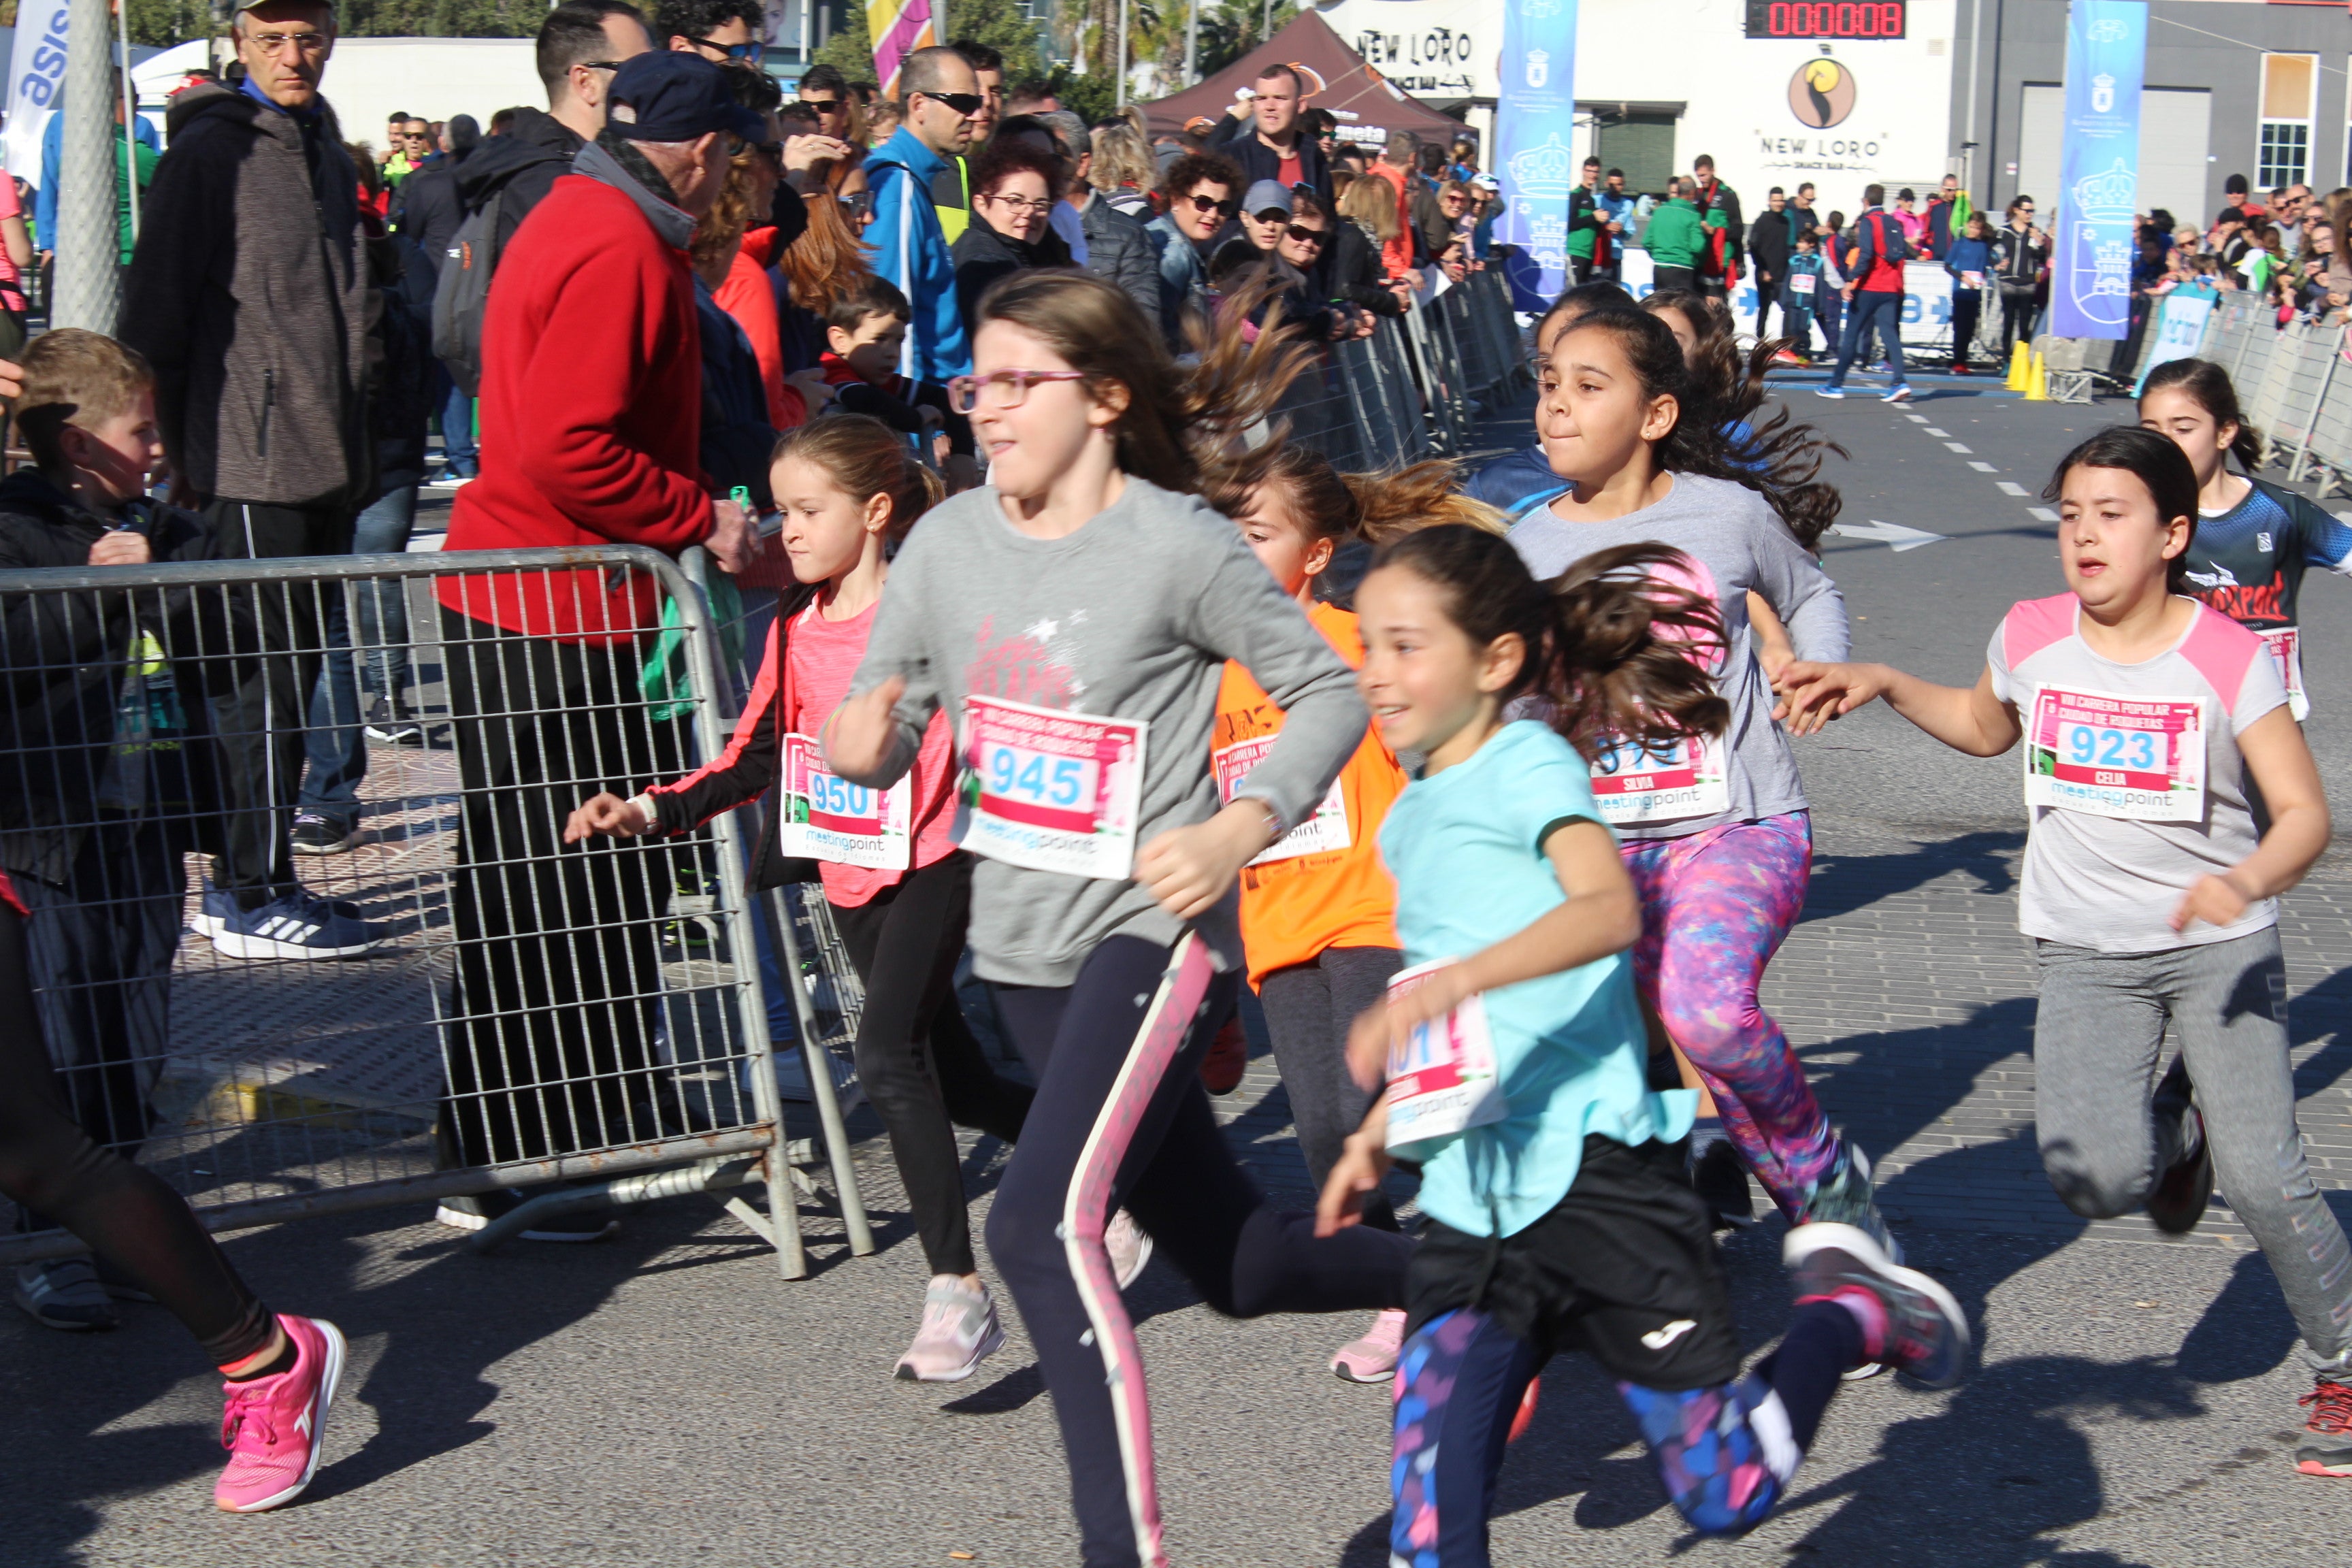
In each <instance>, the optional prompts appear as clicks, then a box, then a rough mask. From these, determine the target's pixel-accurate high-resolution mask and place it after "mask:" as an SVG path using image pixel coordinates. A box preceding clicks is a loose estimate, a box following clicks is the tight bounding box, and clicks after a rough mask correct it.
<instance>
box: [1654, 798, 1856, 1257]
mask: <svg viewBox="0 0 2352 1568" xmlns="http://www.w3.org/2000/svg"><path fill="white" fill-rule="evenodd" d="M1812 864H1813V832H1812V822H1811V818H1810V817H1809V816H1807V815H1806V814H1805V813H1803V812H1801V811H1794V812H1790V813H1788V814H1787V815H1786V816H1768V817H1764V818H1762V819H1761V820H1759V821H1756V822H1734V823H1727V824H1725V825H1724V826H1720V827H1710V828H1707V829H1706V830H1704V831H1703V832H1699V833H1694V834H1692V835H1691V836H1690V837H1687V838H1653V839H1644V840H1638V841H1632V842H1628V843H1627V844H1626V846H1625V869H1626V870H1627V871H1629V872H1631V873H1632V874H1633V886H1634V887H1635V888H1636V889H1639V890H1640V892H1641V895H1642V940H1641V941H1640V942H1638V943H1637V944H1635V946H1634V948H1633V979H1634V983H1635V984H1637V985H1639V986H1640V987H1641V991H1642V996H1643V1000H1644V1001H1646V1002H1648V1003H1649V1004H1650V1005H1652V1006H1654V1007H1655V1008H1656V1009H1657V1010H1658V1016H1659V1017H1660V1018H1661V1019H1662V1020H1664V1023H1665V1026H1666V1033H1667V1035H1668V1036H1669V1037H1672V1038H1673V1040H1674V1042H1675V1045H1676V1046H1678V1047H1681V1048H1682V1053H1683V1055H1684V1056H1685V1057H1687V1058H1690V1062H1691V1065H1692V1066H1693V1067H1695V1068H1697V1069H1698V1075H1699V1077H1700V1079H1703V1080H1704V1081H1705V1082H1706V1087H1707V1092H1709V1093H1710V1094H1712V1095H1714V1097H1715V1104H1716V1110H1717V1111H1718V1112H1719V1113H1720V1114H1721V1115H1722V1117H1723V1130H1724V1131H1725V1132H1726V1134H1727V1135H1728V1136H1729V1137H1730V1139H1731V1142H1732V1143H1733V1145H1734V1146H1735V1147H1736V1148H1738V1151H1739V1155H1740V1158H1741V1159H1742V1160H1744V1161H1746V1162H1747V1164H1748V1169H1749V1170H1751V1171H1753V1172H1755V1173H1756V1179H1757V1180H1758V1181H1759V1182H1762V1183H1763V1184H1764V1190H1765V1191H1767V1192H1769V1193H1770V1194H1772V1201H1773V1202H1774V1203H1776V1204H1778V1205H1780V1212H1781V1213H1782V1214H1785V1215H1789V1216H1790V1218H1791V1219H1794V1218H1795V1217H1796V1216H1797V1214H1798V1212H1799V1210H1800V1208H1801V1206H1802V1205H1803V1203H1804V1201H1805V1198H1806V1194H1807V1192H1808V1190H1809V1189H1810V1187H1811V1184H1813V1183H1814V1182H1815V1181H1818V1180H1819V1179H1820V1178H1821V1177H1822V1176H1823V1175H1825V1174H1827V1173H1828V1172H1829V1170H1830V1168H1831V1166H1832V1164H1834V1163H1836V1160H1837V1150H1838V1142H1837V1134H1836V1133H1834V1132H1832V1131H1831V1130H1830V1123H1829V1118H1828V1117H1826V1116H1824V1115H1823V1114H1822V1107H1821V1102H1820V1101H1819V1100H1815V1099H1814V1098H1813V1090H1812V1086H1811V1084H1808V1083H1807V1082H1806V1081H1805V1069H1804V1068H1803V1067H1802V1065H1801V1064H1800V1063H1799V1062H1798V1060H1797V1056H1796V1053H1795V1052H1794V1051H1792V1050H1790V1048H1789V1037H1787V1036H1786V1035H1784V1034H1782V1033H1781V1032H1780V1025H1779V1024H1777V1023H1775V1022H1773V1021H1772V1017H1771V1016H1770V1015H1769V1014H1768V1013H1766V1012H1765V1011H1764V1009H1763V1008H1762V1007H1761V1006H1760V1005H1758V1002H1757V999H1756V993H1757V988H1758V987H1759V986H1760V985H1761V984H1763V983H1764V966H1765V965H1766V964H1767V963H1770V962H1771V961H1772V954H1773V953H1774V952H1778V951H1779V950H1780V942H1781V939H1782V938H1784V937H1786V936H1787V935H1788V934H1789V928H1790V926H1792V925H1794V924H1796V922H1797V916H1798V914H1799V913H1800V912H1801V910H1803V909H1804V907H1805V885H1806V882H1807V880H1808V879H1809V878H1810V877H1811V871H1812Z"/></svg>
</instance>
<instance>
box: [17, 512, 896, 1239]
mask: <svg viewBox="0 0 2352 1568" xmlns="http://www.w3.org/2000/svg"><path fill="white" fill-rule="evenodd" d="M557 626H562V627H582V626H584V627H588V628H591V629H592V632H593V631H594V630H596V629H599V628H620V629H619V630H618V631H617V632H616V633H614V635H610V636H595V635H591V636H586V637H575V636H568V635H567V636H557V635H548V634H549V633H550V632H551V630H552V629H553V628H554V627H557ZM711 645H712V638H711V637H710V636H709V616H708V613H707V610H706V607H705V605H704V602H703V599H702V596H701V595H700V594H699V593H698V592H697V591H696V589H695V588H694V587H693V586H692V585H691V584H689V583H688V580H687V578H686V577H685V576H684V575H683V574H681V573H680V571H679V569H678V567H677V565H676V564H675V563H672V562H670V561H668V560H667V559H666V558H665V557H662V556H660V555H659V554H657V553H656V552H651V551H647V550H643V549H636V548H610V549H599V550H593V551H551V550H540V551H495V552H465V553H464V554H458V555H446V556H442V555H402V556H345V557H335V558H327V559H319V560H279V561H260V562H228V561H224V562H202V563H176V564H159V565H148V566H110V567H104V568H96V569H82V570H68V571H50V572H17V573H8V574H0V667H5V671H6V674H5V682H0V863H5V865H6V866H7V868H8V869H9V871H10V873H11V876H12V879H13V880H14V881H15V882H16V886H17V887H18V888H19V889H20V890H21V891H22V892H23V894H24V896H25V897H26V900H27V902H28V903H29V904H30V905H31V906H32V907H33V910H34V913H33V918H32V920H31V921H30V922H29V924H28V927H27V934H28V939H29V942H30V946H31V949H32V954H33V967H34V972H35V973H34V979H35V990H36V996H37V1005H38V1007H39V1009H40V1014H41V1023H42V1026H43V1028H44V1033H45V1038H46V1039H47V1043H48V1045H49V1047H50V1050H51V1056H52V1060H53V1061H54V1062H55V1063H56V1064H57V1066H58V1070H59V1077H60V1080H61V1083H62V1085H63V1087H64V1089H65V1091H66V1093H67V1094H68V1098H69V1100H70V1101H71V1104H72V1107H73V1109H74V1110H75V1112H76V1115H77V1118H78V1119H79V1120H80V1121H82V1123H83V1125H84V1126H85V1127H87V1128H88V1129H89V1131H91V1132H92V1133H93V1134H94V1135H96V1136H98V1137H100V1139H101V1141H103V1142H109V1143H110V1144H112V1145H114V1146H116V1147H117V1148H119V1149H121V1150H122V1151H123V1152H126V1153H129V1154H131V1155H132V1156H133V1157H135V1158H137V1159H138V1160H139V1161H140V1162H141V1163H143V1164H145V1165H147V1166H148V1167H149V1168H151V1169H152V1170H153V1171H155V1172H156V1173H157V1174H159V1175H160V1176H162V1177H163V1179H164V1180H165V1181H167V1182H168V1183H170V1184H172V1185H173V1186H174V1187H176V1188H177V1189H178V1190H179V1191H180V1192H182V1193H183V1194H185V1195H186V1196H187V1197H188V1199H189V1200H190V1202H191V1204H192V1205H194V1207H195V1208H196V1209H197V1211H198V1212H199V1214H200V1215H203V1217H204V1218H205V1221H206V1223H207V1224H208V1225H210V1226H214V1227H215V1228H219V1229H229V1228H236V1227H238V1226H249V1225H257V1224H266V1223H272V1222H274V1221H277V1220H281V1219H285V1218H289V1217H293V1216H295V1215H302V1214H314V1213H321V1212H328V1211H331V1210H346V1209H354V1208H362V1207H368V1206H373V1205H383V1204H389V1203H394V1202H401V1201H409V1200H416V1199H425V1198H437V1197H446V1196H449V1195H452V1194H462V1193H472V1192H483V1191H488V1190H491V1189H494V1188H504V1187H513V1186H517V1185H521V1184H532V1183H540V1182H546V1181H553V1180H579V1179H589V1180H593V1181H603V1180H604V1179H606V1178H611V1177H614V1176H619V1175H623V1174H625V1173H631V1172H644V1171H648V1170H652V1169H656V1168H659V1167H663V1166H674V1165H683V1164H688V1163H700V1167H699V1168H700V1170H701V1174H700V1175H699V1176H698V1177H696V1178H695V1179H694V1181H688V1180H687V1179H686V1178H684V1177H670V1178H665V1179H664V1181H665V1183H666V1185H663V1186H662V1189H661V1190H677V1189H679V1188H681V1187H683V1186H686V1185H692V1184H695V1182H702V1183H703V1184H710V1185H717V1184H729V1183H740V1182H741V1181H743V1180H746V1179H762V1178H770V1179H768V1187H769V1214H768V1215H767V1216H766V1218H765V1220H764V1222H763V1221H762V1220H761V1216H759V1215H756V1214H754V1213H753V1212H752V1211H751V1210H750V1209H749V1208H748V1207H745V1206H743V1205H730V1206H733V1207H735V1208H736V1210H737V1212H739V1213H740V1214H741V1215H743V1216H744V1217H746V1218H747V1219H750V1220H751V1221H752V1222H753V1223H754V1224H755V1226H759V1228H761V1230H762V1232H763V1234H766V1235H767V1236H768V1237H769V1238H770V1239H771V1240H772V1241H774V1242H776V1243H777V1244H778V1246H779V1248H780V1251H781V1252H782V1254H783V1258H784V1264H785V1268H786V1271H787V1272H788V1273H798V1272H801V1271H803V1267H804V1266H803V1262H802V1259H801V1258H800V1256H799V1246H798V1221H797V1215H796V1212H795V1205H794V1202H793V1195H792V1194H793V1191H794V1186H793V1182H792V1180H790V1179H789V1177H788V1173H787V1172H786V1170H785V1161H786V1150H785V1144H784V1138H783V1121H782V1108H781V1104H780V1102H779V1100H778V1097H777V1086H776V1081H775V1074H774V1067H773V1062H772V1052H771V1047H770V1042H769V1036H768V1031H767V1027H766V1023H765V1016H764V1012H763V1009H762V1008H761V1005H759V1002H758V980H757V975H756V972H755V967H754V965H753V963H752V953H753V952H754V942H753V936H752V927H751V918H750V917H751V906H750V903H749V901H748V900H747V897H746V889H745V874H744V867H745V847H746V842H747V840H746V837H745V835H744V834H743V833H742V832H741V830H740V828H739V826H738V824H737V822H736V820H735V817H734V816H733V815H732V814H729V815H724V816H720V817H719V818H718V819H716V820H715V821H714V822H712V823H711V824H710V825H709V826H708V827H706V828H704V829H701V830H698V831H696V832H694V833H691V834H688V835H686V836H684V837H677V838H669V839H662V840H640V841H635V842H622V841H616V840H592V841H591V842H588V843H585V844H580V845H570V846H567V845H564V844H563V843H562V841H561V836H562V818H563V816H564V815H565V814H566V813H568V812H569V811H570V810H571V809H572V807H573V806H575V805H578V804H579V803H580V802H581V801H582V800H584V799H585V798H586V797H588V796H589V795H593V794H596V793H597V792H598V791H600V790H611V791H613V792H614V793H616V794H621V795H627V794H630V793H634V792H635V791H636V790H639V789H643V788H644V787H646V785H647V784H652V783H655V782H657V781H658V780H661V779H664V778H668V777H674V776H676V775H677V774H678V773H682V772H684V771H686V770H687V769H688V768H689V767H691V766H692V765H693V763H694V761H695V760H696V759H697V758H698V757H709V756H711V755H715V754H716V753H717V752H718V750H719V747H720V745H721V743H722V742H723V733H722V731H721V729H720V726H719V708H720V694H721V693H722V692H723V691H724V690H725V689H726V686H725V682H724V679H723V678H722V677H723V672H722V670H721V668H720V665H719V660H718V658H716V657H715V656H714V652H713V648H712V646H711ZM371 691H373V694H374V696H375V698H376V699H377V705H376V707H375V709H374V710H373V712H371V711H370V710H368V709H366V708H363V707H362V701H363V700H364V699H365V698H366V696H367V695H368V694H369V693H370V692H371ZM306 748H307V751H308V753H309V755H308V758H307V770H306V757H305V752H306ZM298 786H299V790H300V792H301V796H302V804H303V805H304V806H305V808H306V809H308V810H311V811H314V812H316V813H317V814H318V815H319V817H320V823H321V824H323V825H324V826H318V827H315V828H311V827H310V825H308V824H306V828H307V829H309V830H308V831H307V832H306V833H296V832H294V831H293V822H292V818H293V816H294V808H295V805H296V797H297V793H298ZM346 824H347V825H348V826H349V828H350V832H349V834H348V835H345V834H344V833H343V832H342V831H341V827H342V826H344V825H346ZM306 849H307V850H310V851H311V852H310V853H302V852H301V851H303V850H306ZM298 883H299V886H300V887H302V888H306V889H309V892H308V894H307V895H305V896H299V897H289V896H286V895H288V894H289V892H290V891H291V890H292V889H295V888H296V887H297V886H298ZM256 906H258V907H256ZM828 1120H829V1121H835V1125H830V1126H828V1127H827V1129H826V1131H828V1132H829V1133H833V1134H835V1139H834V1140H833V1141H834V1142H838V1127H837V1119H828ZM834 1152H836V1153H840V1152H841V1151H839V1150H837V1149H836V1150H835V1151H834ZM836 1170H837V1171H838V1170H839V1166H838V1164H836ZM802 1184H803V1185H806V1181H805V1178H803V1180H802ZM635 1185H636V1188H642V1189H645V1190H646V1193H647V1194H650V1192H651V1191H652V1188H651V1187H650V1186H648V1184H646V1183H644V1182H638V1183H636V1184H635ZM632 1190H633V1191H635V1189H632ZM837 1195H838V1198H839V1200H840V1204H841V1207H842V1213H843V1217H844V1219H845V1224H846V1225H847V1227H848V1229H849V1230H850V1232H851V1234H852V1239H853V1242H857V1241H860V1240H863V1239H864V1238H863V1232H864V1219H863V1215H862V1213H861V1212H859V1211H858V1209H857V1202H856V1193H855V1190H854V1187H853V1186H845V1187H843V1188H842V1189H841V1190H840V1191H839V1193H838V1194H837ZM78 1247H79V1244H78V1243H77V1242H75V1241H74V1240H73V1238H71V1237H62V1236H59V1235H57V1234H55V1233H51V1234H48V1235H40V1234H33V1235H26V1236H21V1237H18V1238H16V1239H15V1240H11V1241H5V1242H0V1259H21V1258H31V1257H38V1256H48V1255H54V1254H58V1253H61V1252H68V1251H72V1250H76V1249H78ZM866 1247H870V1241H868V1242H866V1244H865V1247H859V1248H858V1249H860V1250H863V1249H866Z"/></svg>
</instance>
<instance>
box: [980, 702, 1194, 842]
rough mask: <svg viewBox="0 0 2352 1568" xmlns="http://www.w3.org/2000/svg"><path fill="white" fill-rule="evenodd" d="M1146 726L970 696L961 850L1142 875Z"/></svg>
mask: <svg viewBox="0 0 2352 1568" xmlns="http://www.w3.org/2000/svg"><path fill="white" fill-rule="evenodd" d="M1147 728H1148V726H1147V725H1146V724H1144V723H1143V721H1140V720H1129V719H1103V718H1097V717H1096V716H1095V715H1093V714H1090V713H1071V712H1065V711H1063V710H1059V709H1054V708H1032V707H1030V706H1029V705H1028V704H1027V703H1025V702H1008V701H1005V700H1003V699H1002V698H995V697H967V698H965V699H964V709H963V741H962V744H961V747H960V748H959V752H960V754H961V765H962V778H961V784H960V787H959V788H958V790H957V792H956V794H957V801H956V824H955V833H956V842H957V844H959V845H960V846H961V847H964V848H966V849H969V850H971V852H972V853H973V854H975V855H985V856H987V857H988V858H990V859H992V860H1001V861H1003V863H1004V864H1006V865H1008V866H1022V867H1025V868H1028V869H1030V870H1033V871H1058V872H1061V873H1062V874H1063V875H1065V876H1070V877H1100V878H1106V879H1111V880H1117V881H1124V880H1125V879H1127V878H1129V877H1130V876H1132V875H1133V874H1134V869H1135V832H1136V816H1137V812H1138V809H1139V803H1140V801H1141V798H1142V794H1143V745H1144V731H1145V730H1146V729H1147Z"/></svg>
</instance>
